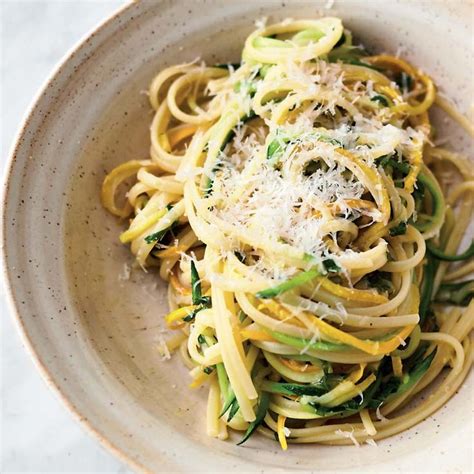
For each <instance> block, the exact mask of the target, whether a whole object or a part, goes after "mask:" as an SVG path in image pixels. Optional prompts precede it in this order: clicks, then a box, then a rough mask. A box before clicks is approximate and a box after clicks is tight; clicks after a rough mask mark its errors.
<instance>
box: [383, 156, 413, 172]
mask: <svg viewBox="0 0 474 474" xmlns="http://www.w3.org/2000/svg"><path fill="white" fill-rule="evenodd" d="M377 162H378V164H379V166H381V167H382V168H384V169H387V168H392V169H395V170H397V171H400V172H401V173H403V174H405V175H407V174H408V173H409V172H410V165H409V164H408V163H405V162H404V161H398V160H396V159H395V158H394V157H393V155H384V156H381V157H379V158H377Z"/></svg>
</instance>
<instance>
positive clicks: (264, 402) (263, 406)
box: [237, 392, 270, 446]
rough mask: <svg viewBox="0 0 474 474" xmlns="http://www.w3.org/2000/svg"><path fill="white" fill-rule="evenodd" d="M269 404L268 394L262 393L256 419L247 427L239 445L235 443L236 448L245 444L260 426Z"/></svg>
mask: <svg viewBox="0 0 474 474" xmlns="http://www.w3.org/2000/svg"><path fill="white" fill-rule="evenodd" d="M269 404H270V395H269V393H268V392H262V393H261V394H260V400H259V403H258V407H257V413H256V418H255V420H254V421H252V423H250V425H249V427H248V428H247V431H246V432H245V434H244V437H243V438H242V439H241V440H240V442H239V443H237V446H240V445H241V444H243V443H245V441H247V440H248V439H249V438H250V436H252V434H253V433H254V431H255V430H256V429H257V428H258V427H259V426H260V425H261V424H262V422H263V419H264V418H265V415H266V414H267V411H268V406H269Z"/></svg>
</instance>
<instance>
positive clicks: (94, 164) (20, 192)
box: [4, 1, 474, 471]
mask: <svg viewBox="0 0 474 474" xmlns="http://www.w3.org/2000/svg"><path fill="white" fill-rule="evenodd" d="M339 3H341V2H336V4H335V5H334V7H332V8H331V9H330V10H328V9H326V8H325V5H326V2H311V3H309V2H288V4H286V5H285V3H281V4H280V3H276V2H264V1H257V2H228V1H214V2H208V3H197V2H186V1H179V2H173V3H171V2H142V3H139V4H133V5H131V6H129V7H128V8H126V9H125V10H124V11H122V12H121V13H119V14H118V15H117V16H116V17H114V18H113V19H112V20H110V21H109V22H108V23H106V24H105V25H104V26H103V27H102V28H101V29H99V30H98V31H97V32H96V33H95V34H94V35H92V36H91V37H90V38H89V39H88V40H87V41H86V42H85V43H84V44H83V45H82V46H81V47H80V48H79V49H78V50H76V52H75V53H74V54H73V55H72V56H71V57H70V58H69V59H68V61H67V62H66V63H65V64H64V65H63V66H62V67H61V68H60V69H59V71H58V72H57V73H56V75H55V76H54V78H53V79H52V81H51V82H50V83H49V85H48V87H47V88H46V89H45V90H44V92H43V94H42V95H41V97H40V99H39V101H38V103H37V105H36V107H35V108H34V110H33V112H32V114H31V116H30V118H29V121H28V123H27V124H26V128H25V129H24V130H23V132H22V135H21V137H20V139H19V142H18V146H17V148H16V150H15V154H14V161H13V163H12V167H11V170H10V176H9V183H8V186H7V192H6V203H5V219H4V239H5V259H6V265H7V271H8V277H9V280H10V285H11V289H12V296H13V300H14V303H15V305H16V307H17V310H18V313H19V318H20V323H21V325H22V327H23V330H24V332H25V336H26V338H27V340H28V343H29V344H30V345H31V348H32V349H33V350H34V352H35V353H36V358H37V361H38V363H39V365H40V367H41V369H42V370H43V373H44V375H45V376H46V377H47V378H48V379H49V380H51V382H52V383H53V384H54V385H55V386H56V387H57V388H59V390H60V391H61V393H62V394H63V396H64V398H65V401H66V403H68V404H69V405H70V406H71V407H72V408H73V409H74V410H75V411H76V414H77V416H78V417H79V418H81V419H83V421H86V422H87V423H88V425H89V427H91V428H92V429H93V430H94V431H95V432H96V434H98V435H99V436H100V437H101V438H102V439H103V441H104V442H105V443H106V444H109V446H111V447H112V448H113V449H116V450H117V452H120V453H122V455H124V456H125V458H127V459H128V460H129V462H132V463H135V465H136V466H142V467H144V468H147V469H149V470H152V471H157V470H163V471H164V470H203V471H204V470H206V471H207V470H215V471H219V470H223V469H224V468H225V469H226V470H229V471H234V470H235V471H237V470H254V469H257V468H258V469H262V470H266V469H267V470H275V471H278V470H283V471H286V470H289V469H317V470H334V469H351V468H353V469H356V470H357V469H361V468H362V466H364V470H367V471H379V470H381V469H395V467H396V468H397V469H410V470H411V469H413V462H416V460H418V461H420V459H423V462H424V469H425V470H431V471H433V470H438V469H440V470H442V469H443V468H444V467H449V468H450V469H455V468H459V469H465V468H466V466H467V467H469V463H470V462H471V456H472V452H471V454H470V453H469V452H467V453H466V452H464V451H465V450H463V452H462V453H460V451H459V450H458V451H454V452H455V453H456V456H454V457H453V456H452V454H449V448H450V447H455V446H456V440H459V439H465V440H469V439H472V435H471V434H470V423H469V421H468V420H467V419H466V417H465V405H466V403H468V402H469V400H470V397H472V392H470V391H469V389H468V388H467V387H463V388H462V389H461V390H460V392H459V393H458V394H457V395H456V397H454V398H453V399H452V400H451V401H450V402H449V404H448V406H447V408H443V409H442V410H441V411H440V412H438V413H437V414H435V415H434V417H432V418H430V419H428V420H426V421H425V422H423V423H422V424H421V425H419V426H417V427H415V428H413V429H411V430H409V431H408V432H406V433H403V434H402V435H399V436H396V437H394V438H392V439H389V440H386V441H382V442H379V447H378V448H374V447H371V446H363V447H361V449H358V450H357V449H353V448H350V447H326V446H295V447H293V446H292V447H291V448H290V450H289V451H288V452H286V453H282V452H280V450H279V447H278V445H277V444H276V443H272V442H270V441H268V440H266V439H261V438H257V437H255V438H254V439H252V441H251V442H249V443H248V444H247V446H246V447H244V448H239V447H236V446H235V443H234V442H232V441H231V442H221V441H217V440H214V439H210V438H208V437H207V436H206V434H205V409H206V408H205V403H206V402H205V401H206V390H205V389H200V390H192V389H189V387H188V384H189V377H188V375H187V371H186V369H185V368H184V366H183V365H182V363H181V360H180V358H179V356H178V355H177V356H175V357H173V358H172V359H171V360H165V361H164V360H162V359H161V357H160V355H159V353H158V351H157V345H158V344H159V342H160V340H161V338H162V337H163V335H164V332H163V331H164V329H163V325H162V316H163V315H164V314H165V313H166V311H167V303H166V288H165V285H164V284H163V283H162V282H161V281H160V280H159V277H158V275H157V274H156V273H155V272H153V271H150V272H149V273H144V272H142V271H141V270H140V269H136V268H132V269H131V271H130V268H131V266H132V264H133V259H132V257H131V255H130V254H129V251H128V249H127V248H126V247H124V246H123V245H121V244H120V242H119V241H118V234H119V232H120V231H121V230H122V229H123V227H124V223H123V222H119V221H118V220H117V219H116V218H114V217H112V216H110V215H108V214H107V213H106V212H105V211H104V209H103V208H102V207H101V205H100V201H99V191H100V186H101V183H102V180H103V178H104V176H105V173H106V172H107V171H110V170H111V169H112V168H113V167H114V166H116V165H117V164H119V163H122V162H124V161H126V160H130V159H144V158H146V157H148V150H149V124H150V121H151V118H152V113H151V109H150V107H149V104H148V99H147V96H146V94H145V93H144V91H146V89H147V87H148V84H149V82H150V80H151V79H152V77H153V76H154V75H155V74H156V73H157V72H158V71H160V70H161V69H162V68H163V67H164V66H167V65H170V64H174V63H177V62H182V61H190V60H193V59H195V58H197V57H201V58H203V59H205V60H206V61H207V62H209V63H217V62H227V61H232V60H236V59H238V58H239V53H240V51H241V48H242V44H243V40H244V38H245V37H246V35H247V34H248V33H249V32H250V31H251V30H252V29H253V27H254V21H255V19H256V18H261V17H263V16H267V17H269V19H270V20H271V21H273V20H277V19H281V18H285V17H288V16H292V17H315V16H321V15H331V16H340V17H342V19H343V20H344V22H345V25H346V26H347V27H348V28H350V29H351V30H353V32H354V34H355V36H356V38H357V39H359V40H361V41H362V42H363V43H364V44H365V45H366V46H368V47H369V48H370V49H372V50H374V51H388V52H392V53H394V52H396V51H399V52H400V53H402V55H403V56H405V57H407V58H408V59H409V60H412V61H413V62H414V63H415V64H416V65H418V66H420V67H422V68H423V69H425V70H426V71H428V72H429V73H430V74H431V75H432V76H433V77H434V78H435V80H436V82H437V84H438V85H439V86H440V87H441V88H442V89H443V90H445V91H446V93H448V94H449V95H450V96H451V97H452V98H453V99H455V100H458V101H459V105H460V108H461V110H462V106H463V104H466V100H465V97H466V95H469V96H470V97H471V98H472V85H471V78H472V75H473V74H472V73H473V72H474V71H473V69H474V67H473V61H472V48H471V49H469V48H466V47H464V46H463V47H460V45H467V38H469V36H468V35H470V34H472V21H471V22H470V15H469V6H468V5H467V4H466V5H464V6H463V4H460V3H458V4H457V5H455V7H454V8H453V7H450V6H449V5H448V2H446V3H436V4H435V5H431V4H427V3H426V2H425V3H424V2H408V1H402V2H362V1H360V2H359V1H351V2H346V3H345V4H343V5H342V4H341V6H339ZM433 24H434V25H436V29H431V26H429V27H428V28H427V25H433ZM439 32H443V34H439ZM469 103H470V101H469ZM435 120H436V121H437V122H436V123H437V124H438V127H439V129H440V130H441V134H442V136H449V139H450V143H451V144H452V145H453V146H455V148H456V149H457V150H461V149H463V148H467V147H468V141H467V139H466V137H465V136H464V135H463V134H462V133H459V131H457V130H455V128H454V127H453V126H452V124H451V123H449V122H447V123H446V122H445V121H444V120H441V119H439V118H438V117H435ZM471 402H472V400H471ZM448 413H449V416H447V415H448ZM462 436H464V438H460V437H462ZM471 444H472V443H471ZM420 451H422V453H421V452H420ZM313 452H314V454H315V455H313ZM443 453H444V455H443Z"/></svg>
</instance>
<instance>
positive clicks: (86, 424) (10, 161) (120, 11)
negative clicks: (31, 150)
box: [0, 0, 152, 473]
mask: <svg viewBox="0 0 474 474" xmlns="http://www.w3.org/2000/svg"><path fill="white" fill-rule="evenodd" d="M135 3H136V2H135V0H131V1H130V2H129V3H126V4H125V5H122V6H120V7H119V8H117V9H116V10H115V11H114V12H113V13H112V14H110V15H109V16H108V17H107V18H105V19H104V20H102V21H101V22H99V23H98V24H97V25H96V26H95V27H93V28H92V29H91V30H89V31H88V32H87V33H85V34H84V35H83V36H82V37H81V38H80V39H79V40H78V41H76V43H75V44H74V45H73V46H72V47H71V48H69V50H68V51H67V52H66V53H65V54H64V55H63V56H62V58H61V59H60V60H59V61H58V62H57V63H56V65H55V66H54V68H53V70H52V71H51V73H50V74H49V76H48V77H47V78H46V80H45V81H44V82H43V84H42V85H41V87H40V88H39V89H38V91H37V93H36V94H35V96H34V97H33V99H32V100H31V102H30V104H29V106H28V108H27V111H26V113H25V115H24V116H23V118H22V120H21V123H20V125H19V127H18V130H17V132H16V134H15V138H14V139H13V142H12V145H11V148H10V151H9V153H8V158H7V164H6V167H5V171H4V174H3V178H2V187H3V190H2V193H1V203H0V221H1V222H0V253H1V266H2V275H3V282H4V288H5V290H6V291H5V294H6V301H7V307H8V309H9V313H10V314H11V317H12V319H13V320H14V323H15V326H16V328H17V331H18V333H19V335H20V338H21V342H22V344H23V346H24V347H25V349H26V351H27V353H28V354H29V356H30V357H31V359H32V360H33V362H34V364H35V366H36V367H37V369H38V370H39V372H40V374H41V377H42V379H43V380H44V381H45V382H46V384H47V385H48V387H49V388H50V389H52V391H53V392H54V393H55V395H56V396H57V397H58V398H59V399H60V400H61V402H62V403H63V405H64V406H65V407H66V408H67V410H68V411H69V412H70V413H71V414H72V415H73V419H74V420H75V421H77V422H78V423H79V424H80V425H81V426H82V427H83V428H85V430H86V431H87V432H88V433H89V434H91V435H92V436H93V437H94V438H96V439H97V440H98V441H99V442H100V443H101V445H102V446H103V447H105V448H106V449H107V450H108V451H109V452H110V453H111V454H112V455H114V456H115V457H116V458H118V459H119V460H120V461H122V462H123V463H125V464H127V465H128V466H129V467H130V468H131V469H133V470H134V471H137V472H144V473H151V472H152V471H150V470H149V469H147V468H145V466H143V465H142V464H140V463H138V462H137V461H135V460H134V459H133V458H131V457H130V456H128V455H127V454H125V452H124V451H122V450H121V449H120V448H118V447H117V446H116V445H115V444H114V443H112V442H111V441H110V440H109V439H108V438H106V437H105V436H103V435H102V434H101V433H100V432H99V431H98V429H97V428H96V427H95V426H94V423H93V422H92V421H90V420H89V419H88V418H87V417H86V416H84V415H83V414H82V413H81V412H80V410H78V409H77V407H75V406H74V405H73V404H72V403H71V402H70V401H69V399H68V398H67V397H66V395H65V394H64V393H63V392H62V390H61V388H60V386H59V385H58V384H57V382H56V381H55V380H54V378H53V376H52V375H51V373H50V371H49V369H48V367H47V365H46V364H45V363H44V362H43V361H42V359H41V357H40V356H39V354H38V353H37V352H36V349H35V347H34V344H33V342H32V341H31V338H30V336H29V334H28V330H27V328H26V325H25V324H24V322H23V321H22V319H21V317H20V312H19V310H18V308H19V304H18V302H17V301H16V300H15V296H14V292H13V288H12V276H11V275H10V271H9V269H8V267H7V248H6V215H5V214H6V208H7V206H6V202H7V197H8V194H9V190H10V186H11V182H10V178H11V176H12V173H13V167H14V163H15V158H14V157H15V155H16V154H17V151H18V149H19V148H20V143H21V139H22V137H23V136H24V135H25V133H26V131H27V129H28V127H29V126H30V122H31V120H32V118H33V114H34V112H35V110H36V108H37V107H38V102H39V101H40V99H41V97H42V96H43V95H44V93H45V92H46V90H47V88H48V87H49V85H50V84H51V83H52V82H53V81H54V80H55V79H56V78H57V77H58V76H59V75H60V74H61V73H62V71H63V69H64V67H65V66H66V64H67V63H68V62H69V60H70V59H72V58H73V57H74V56H75V55H76V54H77V53H78V52H79V50H80V49H81V48H82V47H83V46H84V45H85V44H86V42H87V40H89V39H90V38H92V37H94V36H96V34H97V33H99V32H100V31H102V30H103V29H105V28H107V27H108V26H109V25H110V24H112V23H113V22H114V21H115V20H116V19H117V18H118V17H120V16H122V15H124V14H125V13H126V12H127V11H128V10H130V9H131V8H132V7H134V6H135Z"/></svg>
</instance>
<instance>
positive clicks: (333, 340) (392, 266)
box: [102, 18, 474, 449]
mask: <svg viewBox="0 0 474 474" xmlns="http://www.w3.org/2000/svg"><path fill="white" fill-rule="evenodd" d="M149 98H150V103H151V106H152V107H153V109H154V111H155V115H154V119H153V121H152V124H151V149H150V157H149V158H147V159H144V160H134V161H129V162H126V163H124V164H121V165H120V166H118V167H117V168H115V169H114V170H112V171H111V173H110V174H109V175H108V176H107V177H106V178H105V181H104V183H103V189H102V202H103V205H104V206H105V208H106V209H108V210H109V211H110V212H111V213H112V214H114V215H116V216H118V217H120V218H122V219H125V220H127V222H128V228H127V230H125V231H124V232H123V233H122V234H121V235H120V240H121V241H122V242H123V243H124V244H130V249H131V252H132V253H133V255H134V256H135V257H136V261H137V263H138V265H140V266H141V267H143V268H145V267H157V268H158V271H159V274H160V277H161V278H162V279H164V280H166V281H167V282H168V283H169V287H168V288H169V290H168V298H169V306H170V311H171V312H170V313H169V314H168V315H167V316H166V318H165V319H166V323H167V325H168V327H169V328H170V329H172V330H174V331H175V332H174V333H173V335H172V336H170V338H169V339H168V340H167V341H166V343H165V345H164V346H163V347H161V348H160V350H161V351H162V352H163V354H169V353H170V352H173V351H174V350H179V352H180V353H181V354H182V357H183V360H184V363H185V364H186V366H187V367H188V368H189V373H190V376H191V379H192V382H191V386H192V387H200V386H202V385H204V386H206V387H208V390H209V395H208V404H207V415H206V416H207V432H208V434H209V435H210V436H214V437H218V438H220V439H226V438H227V437H228V430H229V428H231V429H232V430H236V431H241V432H243V437H242V438H241V441H240V443H242V442H244V441H245V440H247V439H248V438H249V436H250V435H252V433H254V432H255V431H259V432H260V433H262V434H263V435H265V436H268V437H269V438H274V437H276V438H277V439H278V440H279V442H280V444H281V447H282V448H283V449H287V443H288V442H290V443H326V444H347V443H352V442H355V443H359V442H364V441H365V442H373V440H377V439H381V438H384V437H387V436H390V435H393V434H396V433H398V432H401V431H403V430H406V429H408V428H410V427H411V426H413V425H415V424H416V423H418V422H420V421H422V420H423V419H425V418H426V417H428V416H429V415H430V414H432V413H433V412H434V411H435V410H437V409H438V408H439V407H441V406H442V405H443V404H444V403H445V402H446V401H447V400H448V399H449V398H450V397H451V396H452V395H453V394H454V393H455V392H456V390H458V388H459V386H460V385H461V383H462V381H463V380H464V378H465V377H466V375H467V373H468V371H469V369H470V366H471V363H472V343H471V341H470V333H471V330H472V328H473V322H474V303H473V302H472V296H473V293H474V281H473V280H468V279H467V278H468V276H469V275H470V274H471V273H472V271H473V269H474V262H473V260H472V257H473V255H474V243H471V245H469V244H466V242H465V240H466V239H464V240H463V237H464V236H465V234H466V230H467V228H468V225H469V222H470V216H471V209H472V204H473V190H474V176H473V172H472V165H469V164H468V161H467V159H466V158H464V157H463V156H461V155H459V154H458V153H455V152H452V151H449V150H447V149H444V148H441V147H438V146H434V144H433V143H434V139H435V137H434V133H435V132H434V129H433V127H432V126H431V124H430V118H429V115H428V111H429V109H430V108H431V107H432V106H433V105H434V104H436V105H437V106H439V107H440V108H441V109H443V110H444V111H445V112H446V113H447V114H449V115H450V116H451V118H453V119H455V120H456V121H457V122H458V123H459V125H460V126H461V127H463V128H464V129H465V131H466V132H468V133H469V134H470V135H474V134H473V125H472V124H471V123H470V122H469V121H468V120H467V119H466V118H465V117H464V116H462V115H460V114H459V113H458V112H457V111H456V110H455V109H454V108H453V107H452V106H451V105H450V104H449V102H448V101H446V100H445V99H442V98H441V97H440V96H439V95H437V93H436V88H435V86H434V84H433V81H432V80H431V79H430V77H428V76H427V75H426V74H425V73H423V72H422V71H421V70H419V69H417V68H416V67H414V66H412V65H410V64H409V63H408V62H406V61H404V60H403V59H401V58H399V57H395V56H389V55H369V54H368V53H367V51H366V50H365V49H364V48H363V47H361V46H355V45H353V43H352V36H351V33H350V31H348V30H346V29H344V27H343V25H342V22H341V20H339V19H338V18H321V19H317V20H294V21H293V20H291V21H290V20H288V21H284V22H282V23H277V24H274V25H271V26H261V27H259V28H258V29H257V30H256V31H254V32H253V33H252V34H251V35H250V36H249V37H248V38H247V40H246V41H245V44H244V48H243V52H242V58H241V62H240V63H238V64H226V65H215V66H212V67H209V66H205V65H204V64H198V63H197V62H194V63H190V64H181V65H177V66H172V67H168V68H166V69H164V70H163V71H161V72H160V73H159V74H158V75H157V76H156V77H155V78H154V80H153V82H152V83H151V86H150V90H149ZM124 186H125V187H126V189H127V192H126V194H125V200H123V199H120V198H119V196H118V195H119V194H122V193H123V192H122V191H121V190H122V189H124ZM119 187H120V189H121V190H119ZM460 248H462V250H460ZM440 381H441V382H440ZM429 386H433V387H434V388H430V390H432V394H431V396H430V397H427V398H424V399H423V400H420V399H419V397H418V398H417V397H416V396H417V395H418V394H419V393H420V392H421V391H422V390H424V389H425V388H427V387H429ZM413 400H414V402H413V403H411V404H410V402H412V401H413ZM240 443H239V444H240Z"/></svg>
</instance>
